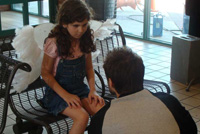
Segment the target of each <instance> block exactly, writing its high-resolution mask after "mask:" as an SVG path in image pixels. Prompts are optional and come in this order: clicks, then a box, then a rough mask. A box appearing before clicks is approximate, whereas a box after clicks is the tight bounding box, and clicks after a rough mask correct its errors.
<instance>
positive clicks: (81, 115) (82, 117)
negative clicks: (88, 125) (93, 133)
mask: <svg viewBox="0 0 200 134" xmlns="http://www.w3.org/2000/svg"><path fill="white" fill-rule="evenodd" d="M74 120H77V121H81V122H88V120H89V114H88V113H87V112H86V111H85V110H84V111H83V110H81V111H80V112H79V113H78V114H77V116H76V117H75V119H74Z"/></svg>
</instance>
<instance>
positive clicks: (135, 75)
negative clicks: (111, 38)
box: [103, 48, 144, 94]
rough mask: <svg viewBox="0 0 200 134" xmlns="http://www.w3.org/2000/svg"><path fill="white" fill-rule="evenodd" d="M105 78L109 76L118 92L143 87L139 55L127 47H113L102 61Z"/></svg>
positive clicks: (126, 91) (142, 73)
mask: <svg viewBox="0 0 200 134" xmlns="http://www.w3.org/2000/svg"><path fill="white" fill-rule="evenodd" d="M103 67H104V70H105V74H106V77H107V79H108V78H110V79H111V80H112V82H113V84H114V87H115V89H116V91H117V92H118V93H119V94H126V93H134V92H138V91H140V90H142V89H143V78H144V64H143V61H142V59H141V57H140V56H138V55H137V54H136V53H134V52H132V50H131V49H129V48H115V49H114V50H113V51H111V52H109V53H108V55H107V57H106V60H105V62H104V65H103Z"/></svg>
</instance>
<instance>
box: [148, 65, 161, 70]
mask: <svg viewBox="0 0 200 134" xmlns="http://www.w3.org/2000/svg"><path fill="white" fill-rule="evenodd" d="M146 68H149V69H152V70H161V69H164V67H162V66H158V65H151V66H147V67H146Z"/></svg>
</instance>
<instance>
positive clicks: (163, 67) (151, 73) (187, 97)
mask: <svg viewBox="0 0 200 134" xmlns="http://www.w3.org/2000/svg"><path fill="white" fill-rule="evenodd" d="M126 41H127V45H128V46H129V47H131V48H132V49H133V50H134V51H135V52H136V53H138V54H139V55H140V56H141V57H142V58H143V60H144V64H145V79H150V80H158V81H163V82H166V83H168V84H169V86H170V87H171V94H172V95H174V96H175V97H176V98H177V99H178V100H179V101H180V102H181V103H182V105H183V106H185V108H186V109H187V110H189V112H190V114H191V115H192V117H193V119H194V121H195V122H196V124H197V127H198V134H200V84H196V85H194V86H192V87H191V88H190V91H189V92H186V91H185V88H186V85H183V84H181V83H179V82H177V81H174V80H172V79H170V63H171V47H168V46H163V45H159V44H155V43H150V42H144V41H140V40H133V39H128V38H127V40H126ZM14 120H15V116H14V115H13V114H12V112H11V111H10V110H9V113H8V118H7V125H6V128H5V131H4V133H5V134H13V131H12V125H13V124H14ZM44 133H45V132H44Z"/></svg>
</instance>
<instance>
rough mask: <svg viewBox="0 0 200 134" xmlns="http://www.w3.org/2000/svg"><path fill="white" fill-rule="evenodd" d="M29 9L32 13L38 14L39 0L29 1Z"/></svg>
mask: <svg viewBox="0 0 200 134" xmlns="http://www.w3.org/2000/svg"><path fill="white" fill-rule="evenodd" d="M28 11H29V13H32V14H38V2H37V1H33V2H29V3H28Z"/></svg>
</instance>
